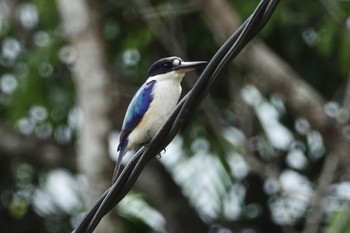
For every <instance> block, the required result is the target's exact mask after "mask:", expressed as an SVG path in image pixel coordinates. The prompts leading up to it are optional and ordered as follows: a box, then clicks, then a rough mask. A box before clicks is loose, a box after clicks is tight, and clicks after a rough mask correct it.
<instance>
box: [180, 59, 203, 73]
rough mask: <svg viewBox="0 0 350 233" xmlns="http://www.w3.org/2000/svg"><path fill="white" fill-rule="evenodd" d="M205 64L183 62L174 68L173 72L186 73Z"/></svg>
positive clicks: (201, 62)
mask: <svg viewBox="0 0 350 233" xmlns="http://www.w3.org/2000/svg"><path fill="white" fill-rule="evenodd" d="M206 64H207V62H206V61H183V62H181V64H180V65H178V66H176V67H174V70H175V71H176V72H179V73H187V72H189V71H192V70H194V69H196V68H198V67H200V66H203V65H206Z"/></svg>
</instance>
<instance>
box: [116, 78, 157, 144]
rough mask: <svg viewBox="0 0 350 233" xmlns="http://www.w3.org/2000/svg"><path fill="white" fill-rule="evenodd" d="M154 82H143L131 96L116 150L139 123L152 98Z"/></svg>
mask: <svg viewBox="0 0 350 233" xmlns="http://www.w3.org/2000/svg"><path fill="white" fill-rule="evenodd" d="M155 83H156V81H155V80H152V81H150V82H147V83H145V84H144V85H143V86H141V88H140V89H139V90H138V91H137V92H136V94H135V96H134V97H133V98H132V100H131V102H130V104H129V107H128V110H127V111H126V114H125V118H124V122H123V126H122V130H121V133H120V139H119V146H118V150H120V149H121V147H122V146H123V145H124V144H127V143H124V142H125V140H126V139H127V137H128V136H129V134H130V133H131V131H132V130H133V129H134V128H135V127H136V126H137V125H138V124H139V123H140V121H141V119H142V117H143V115H144V114H145V113H146V111H147V109H148V108H149V106H150V104H151V102H152V100H153V96H152V92H153V88H154V84H155ZM125 146H126V145H125Z"/></svg>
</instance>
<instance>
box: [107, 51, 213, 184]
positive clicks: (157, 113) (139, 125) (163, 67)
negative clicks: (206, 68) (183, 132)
mask: <svg viewBox="0 0 350 233" xmlns="http://www.w3.org/2000/svg"><path fill="white" fill-rule="evenodd" d="M206 63H207V62H206V61H193V62H185V61H183V60H182V59H181V58H180V57H176V56H173V57H166V58H162V59H160V60H158V61H156V62H155V63H153V64H152V65H151V67H150V68H149V70H148V78H147V80H146V82H145V83H144V84H143V85H142V86H141V87H140V89H139V90H138V91H137V92H136V94H135V95H134V97H133V98H132V100H131V102H130V104H129V106H128V109H127V111H126V114H125V117H124V121H123V126H122V129H121V132H120V136H119V145H118V151H119V155H118V158H117V161H116V165H115V169H114V173H113V179H112V182H113V183H114V182H115V181H116V179H117V178H118V175H119V169H120V166H121V162H122V158H123V157H124V155H125V154H126V152H127V151H129V150H132V149H134V148H135V147H136V146H140V145H145V144H147V143H148V142H149V141H150V140H151V139H152V138H153V137H154V136H155V134H156V133H157V132H158V130H159V129H160V128H161V127H162V125H163V124H164V123H165V121H166V120H167V119H168V117H169V116H170V114H171V113H172V111H173V110H174V108H175V106H176V104H177V103H178V101H179V98H180V95H181V90H182V88H181V81H182V79H183V77H184V76H185V74H186V73H187V72H189V71H192V70H194V69H195V68H197V67H200V66H203V65H205V64H206Z"/></svg>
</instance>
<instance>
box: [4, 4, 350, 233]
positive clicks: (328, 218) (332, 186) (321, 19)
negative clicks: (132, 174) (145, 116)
mask: <svg viewBox="0 0 350 233" xmlns="http://www.w3.org/2000/svg"><path fill="white" fill-rule="evenodd" d="M257 4H258V1H257V0H249V1H247V0H191V1H180V0H178V1H165V0H157V1H150V0H143V1H141V0H129V1H117V0H107V1H92V0H91V1H87V0H74V1H73V0H56V1H52V0H51V1H47V0H31V1H30V0H1V1H0V232H3V233H27V232H36V233H67V232H71V231H72V229H73V228H74V227H75V226H76V225H77V224H78V223H79V221H80V220H81V219H82V217H83V216H84V213H86V211H87V210H88V209H89V207H91V206H92V205H93V204H94V203H95V201H96V200H97V198H98V197H99V196H100V195H101V194H102V193H103V191H104V190H105V189H106V188H107V187H108V186H109V185H110V181H111V177H112V173H113V167H114V159H115V158H116V155H117V152H116V147H117V145H118V133H119V129H120V127H121V124H122V120H123V117H124V113H125V111H126V107H127V105H128V103H129V101H130V99H131V97H132V96H133V94H134V93H135V92H136V90H137V88H138V87H139V86H140V85H141V84H142V83H143V82H144V81H145V78H146V73H147V70H148V67H149V66H150V65H151V64H152V63H153V62H154V61H155V60H157V59H159V58H161V57H166V56H172V55H177V56H181V57H182V58H183V59H184V60H210V59H211V57H212V56H213V55H214V53H215V52H216V50H217V49H218V48H219V47H220V46H221V45H222V44H223V43H224V42H225V40H226V39H227V38H228V37H229V35H230V34H231V33H233V32H234V31H235V29H236V28H237V27H238V26H239V25H240V23H241V22H242V21H243V20H245V19H246V18H247V17H248V16H249V15H250V14H251V12H252V11H253V10H254V8H255V7H256V5H257ZM349 13H350V1H349V0H314V1H293V0H284V1H281V3H280V4H279V6H278V7H277V10H276V11H275V13H274V14H273V17H272V19H271V20H270V22H269V23H268V25H267V27H266V28H265V29H264V30H263V31H262V32H261V33H260V34H259V35H258V38H256V39H254V40H253V41H252V42H251V43H250V44H249V46H248V47H247V48H245V49H244V50H243V51H242V53H241V54H240V55H239V56H238V57H237V59H235V61H233V62H232V63H231V64H230V65H229V66H228V67H227V68H226V69H225V70H224V72H223V73H222V75H221V78H220V81H219V82H218V83H217V84H216V85H215V87H214V88H213V89H212V90H211V92H210V94H209V96H208V97H207V98H206V100H205V102H204V103H202V104H201V105H200V106H199V109H198V111H197V112H196V114H195V115H193V116H192V117H191V119H189V120H187V121H186V123H185V126H184V127H183V128H182V130H181V131H180V132H179V134H178V136H177V137H176V138H175V139H174V141H173V142H172V143H171V144H170V145H169V146H168V147H167V148H166V151H164V152H163V153H162V155H161V157H160V158H156V159H154V160H153V161H152V162H151V163H149V164H148V166H146V168H145V170H144V171H143V172H142V174H141V176H140V178H139V179H138V181H137V183H136V185H135V187H134V188H133V189H132V191H131V192H130V193H129V194H128V195H127V197H126V198H125V199H124V200H123V201H122V202H121V203H120V204H119V205H118V206H117V207H116V208H115V209H114V210H113V211H112V213H110V214H109V215H107V216H106V217H105V218H104V219H103V221H102V222H101V223H100V225H99V227H98V228H97V230H96V232H104V233H110V232H118V233H129V232H152V233H153V232H154V233H163V232H167V233H178V232H181V233H187V232H188V233H190V232H191V233H193V232H211V233H231V232H242V233H264V232H266V233H267V232H268V233H274V232H276V233H277V232H278V233H280V232H283V233H294V232H303V233H316V232H332V233H341V232H343V233H346V232H350V205H349V200H350V182H349V166H350V159H349V156H350V147H349V145H350V143H349V139H350V125H349V110H350V84H349V74H350V17H349ZM198 76H199V73H197V74H196V73H191V74H190V75H188V76H187V77H186V78H185V80H184V82H183V92H184V93H186V92H188V90H189V89H190V88H191V87H192V86H193V84H194V82H195V81H196V79H197V78H198ZM131 155H132V153H129V155H128V156H126V158H125V162H127V160H128V158H130V156H131Z"/></svg>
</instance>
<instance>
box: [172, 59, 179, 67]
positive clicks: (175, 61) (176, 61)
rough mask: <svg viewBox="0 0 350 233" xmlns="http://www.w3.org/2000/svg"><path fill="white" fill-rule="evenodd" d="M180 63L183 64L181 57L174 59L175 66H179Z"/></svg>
mask: <svg viewBox="0 0 350 233" xmlns="http://www.w3.org/2000/svg"><path fill="white" fill-rule="evenodd" d="M180 64H181V61H180V59H174V61H173V66H178V65H180Z"/></svg>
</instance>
